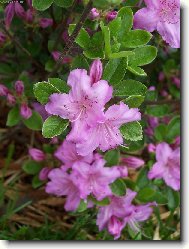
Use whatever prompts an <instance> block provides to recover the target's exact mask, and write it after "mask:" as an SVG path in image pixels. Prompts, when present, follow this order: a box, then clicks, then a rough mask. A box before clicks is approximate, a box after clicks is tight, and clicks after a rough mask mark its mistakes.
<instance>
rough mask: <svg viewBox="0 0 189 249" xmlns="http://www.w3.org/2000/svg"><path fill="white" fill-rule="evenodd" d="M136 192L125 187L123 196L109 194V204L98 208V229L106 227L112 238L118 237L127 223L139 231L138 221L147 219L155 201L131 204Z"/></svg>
mask: <svg viewBox="0 0 189 249" xmlns="http://www.w3.org/2000/svg"><path fill="white" fill-rule="evenodd" d="M136 194H137V193H136V192H134V191H131V190H130V189H127V194H126V195H125V196H123V197H117V196H111V197H110V198H109V199H110V204H109V205H108V206H104V207H100V208H99V212H98V215H97V225H98V227H99V230H100V231H101V230H103V229H105V228H107V229H108V232H109V233H110V234H111V235H113V236H114V239H118V238H119V237H120V235H121V231H122V230H123V228H124V227H125V226H126V225H127V224H128V225H129V226H130V228H131V229H132V230H133V232H139V231H140V226H139V222H142V221H145V220H147V219H149V217H150V215H151V214H152V211H153V209H152V208H151V206H154V205H156V203H155V202H151V203H147V204H146V205H133V204H132V201H133V199H134V198H135V196H136Z"/></svg>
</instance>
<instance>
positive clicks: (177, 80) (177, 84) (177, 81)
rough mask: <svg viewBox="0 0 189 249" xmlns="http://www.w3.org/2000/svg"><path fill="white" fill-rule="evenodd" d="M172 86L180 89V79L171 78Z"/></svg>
mask: <svg viewBox="0 0 189 249" xmlns="http://www.w3.org/2000/svg"><path fill="white" fill-rule="evenodd" d="M172 80H173V84H174V85H175V86H176V87H177V88H180V78H178V77H173V79H172Z"/></svg>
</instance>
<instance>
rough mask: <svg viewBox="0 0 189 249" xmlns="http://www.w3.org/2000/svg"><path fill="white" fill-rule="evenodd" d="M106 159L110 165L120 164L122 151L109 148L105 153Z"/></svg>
mask: <svg viewBox="0 0 189 249" xmlns="http://www.w3.org/2000/svg"><path fill="white" fill-rule="evenodd" d="M104 159H105V160H106V164H107V165H108V166H114V165H119V160H120V152H119V150H109V151H108V152H106V153H105V155H104Z"/></svg>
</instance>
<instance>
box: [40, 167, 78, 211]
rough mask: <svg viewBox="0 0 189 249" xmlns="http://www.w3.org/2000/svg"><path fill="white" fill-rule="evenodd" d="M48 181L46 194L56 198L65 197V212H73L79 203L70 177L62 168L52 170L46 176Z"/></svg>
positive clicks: (75, 188)
mask: <svg viewBox="0 0 189 249" xmlns="http://www.w3.org/2000/svg"><path fill="white" fill-rule="evenodd" d="M48 178H49V179H50V181H49V182H48V183H47V185H46V189H45V190H46V192H47V193H49V194H54V195H56V196H66V203H65V206H64V208H65V210H66V211H75V210H76V209H77V208H78V206H79V203H80V200H81V199H80V194H79V190H78V188H77V186H76V184H75V182H73V180H72V179H71V176H70V175H69V174H68V173H67V172H66V171H65V170H64V169H62V168H59V169H53V170H51V171H50V173H49V174H48Z"/></svg>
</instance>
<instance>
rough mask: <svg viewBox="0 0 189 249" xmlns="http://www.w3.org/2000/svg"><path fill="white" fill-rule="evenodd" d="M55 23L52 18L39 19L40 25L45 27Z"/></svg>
mask: <svg viewBox="0 0 189 249" xmlns="http://www.w3.org/2000/svg"><path fill="white" fill-rule="evenodd" d="M52 25H53V20H52V19H51V18H41V19H40V21H39V26H40V27H41V28H43V29H45V28H48V27H50V26H52Z"/></svg>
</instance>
